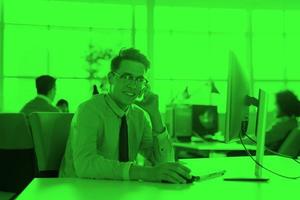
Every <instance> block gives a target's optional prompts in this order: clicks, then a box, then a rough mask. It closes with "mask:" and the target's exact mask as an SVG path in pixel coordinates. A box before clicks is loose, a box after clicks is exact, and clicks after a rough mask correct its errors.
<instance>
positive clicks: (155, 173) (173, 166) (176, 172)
mask: <svg viewBox="0 0 300 200" xmlns="http://www.w3.org/2000/svg"><path fill="white" fill-rule="evenodd" d="M190 172H191V170H190V169H189V168H187V167H185V166H183V165H181V164H179V163H163V164H159V165H157V166H155V167H138V166H132V167H131V168H130V174H131V175H130V177H131V179H141V180H144V181H151V182H162V181H167V182H170V183H175V184H183V183H186V180H185V179H190V178H191V175H190Z"/></svg>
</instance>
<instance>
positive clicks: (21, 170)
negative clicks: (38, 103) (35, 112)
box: [0, 113, 35, 193]
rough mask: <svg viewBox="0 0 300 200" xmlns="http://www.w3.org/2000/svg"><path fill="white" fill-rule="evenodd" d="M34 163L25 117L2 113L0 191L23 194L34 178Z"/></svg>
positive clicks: (20, 114)
mask: <svg viewBox="0 0 300 200" xmlns="http://www.w3.org/2000/svg"><path fill="white" fill-rule="evenodd" d="M34 161H35V158H34V150H33V144H32V136H31V133H30V129H29V126H28V123H27V121H26V118H25V115H24V114H22V113H0V162H1V164H0V190H1V191H5V192H13V193H19V192H21V191H22V190H23V189H24V188H25V187H26V186H27V185H28V184H29V183H30V181H31V180H32V179H33V177H34V170H35V162H34Z"/></svg>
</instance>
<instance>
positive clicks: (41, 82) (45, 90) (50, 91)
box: [20, 75, 59, 116]
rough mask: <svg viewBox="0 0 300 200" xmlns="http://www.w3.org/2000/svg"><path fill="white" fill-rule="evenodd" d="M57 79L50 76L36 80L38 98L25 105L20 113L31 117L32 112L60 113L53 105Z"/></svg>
mask: <svg viewBox="0 0 300 200" xmlns="http://www.w3.org/2000/svg"><path fill="white" fill-rule="evenodd" d="M55 81H56V79H55V78H53V77H52V76H49V75H43V76H39V77H38V78H36V79H35V86H36V90H37V96H36V97H35V98H34V99H32V100H30V101H29V102H28V103H26V104H25V105H24V107H23V108H22V109H21V111H20V112H22V113H25V115H27V116H28V115H30V114H31V113H32V112H59V110H58V109H57V108H56V107H55V106H53V105H52V101H53V100H54V98H55V94H56V86H55Z"/></svg>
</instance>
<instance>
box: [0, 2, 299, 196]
mask: <svg viewBox="0 0 300 200" xmlns="http://www.w3.org/2000/svg"><path fill="white" fill-rule="evenodd" d="M299 21H300V2H298V1H297V0H276V1H275V0H262V1H256V0H244V1H238V0H201V1H199V0H173V1H167V0H136V1H135V0H27V1H20V0H2V1H1V15H0V27H1V28H0V53H1V54H0V66H1V67H0V112H1V113H2V114H5V113H6V114H7V113H19V112H20V110H21V108H22V107H23V106H24V104H25V103H26V102H28V101H29V100H31V99H32V98H34V97H35V96H36V89H35V79H36V78H37V77H38V76H40V75H45V74H48V75H51V76H53V77H55V78H56V79H57V80H56V96H55V99H54V101H53V104H55V103H56V102H57V101H58V100H59V99H66V100H67V101H68V103H69V112H70V113H71V114H73V113H76V110H77V108H78V106H79V105H80V104H81V103H83V102H84V101H86V100H88V99H90V98H91V97H92V96H93V90H95V87H96V88H97V90H98V91H99V93H107V92H108V91H109V83H108V80H107V74H108V72H109V71H110V61H111V59H112V58H113V57H114V56H116V55H118V53H119V51H120V50H121V49H123V48H130V47H134V48H136V49H139V50H140V51H141V52H142V53H144V54H145V55H146V56H147V57H148V58H149V60H150V61H151V67H150V70H149V72H148V73H147V79H148V80H149V83H150V85H151V90H152V91H153V92H154V93H156V94H158V95H159V110H160V112H161V114H162V116H163V120H164V123H165V124H166V126H167V129H168V131H169V134H170V136H171V137H172V139H173V142H174V149H175V150H176V151H175V153H176V155H175V156H176V158H177V159H179V160H182V162H184V160H185V159H187V160H191V159H192V160H193V161H192V162H193V164H191V165H192V166H197V167H198V168H199V167H200V166H198V165H196V164H195V163H194V162H196V161H197V160H198V159H226V158H241V157H244V158H246V157H249V155H248V154H247V152H246V151H245V149H244V148H246V147H247V148H248V150H249V151H250V154H252V155H253V156H255V150H256V144H253V143H252V144H248V143H247V144H246V146H243V145H241V144H240V143H239V144H238V145H239V147H237V146H236V145H237V143H236V142H235V144H234V145H233V146H230V145H232V143H231V144H226V143H224V142H222V141H221V140H222V137H223V138H224V133H225V131H226V130H225V129H226V127H225V126H226V112H227V110H226V108H227V106H228V77H229V75H230V74H228V73H230V69H229V68H230V56H229V53H230V52H234V54H235V56H236V58H237V60H238V62H239V66H243V67H244V68H245V69H247V71H248V74H249V77H250V82H249V83H250V85H249V95H250V96H251V97H254V98H259V90H260V89H262V90H264V91H266V92H267V93H268V100H267V102H265V103H266V104H267V107H268V108H267V112H266V113H265V114H266V120H265V129H266V130H267V129H268V128H271V127H272V125H273V124H274V123H275V122H276V120H277V118H276V94H277V93H278V92H281V91H285V90H289V91H292V92H293V93H294V94H295V95H297V96H298V97H299V95H300V87H299V86H300V78H299V77H300V76H299V72H300V67H299V66H300V56H299V51H300V48H299V46H300V28H299ZM97 56H98V57H97ZM195 105H198V106H200V107H201V106H202V107H206V108H207V107H208V108H213V109H217V111H216V113H215V114H216V115H215V116H214V117H215V118H216V119H215V120H216V121H214V124H213V126H214V127H213V128H212V129H213V131H212V132H205V133H204V134H205V135H209V137H206V138H204V139H203V138H202V135H201V133H199V134H198V133H197V131H196V132H195V130H193V127H194V126H193V125H192V123H193V122H192V121H193V118H192V112H193V106H195ZM198 108H199V107H198ZM199 109H201V108H199ZM175 111H176V112H175ZM257 112H258V110H257V108H255V106H251V107H250V108H249V124H248V133H249V132H250V133H249V134H250V135H253V136H255V131H256V129H257V123H258V122H257ZM1 113H0V114H1ZM68 120H69V119H68ZM70 120H71V119H70ZM70 120H69V121H68V123H70ZM1 123H4V121H2V122H1ZM202 128H203V127H202ZM297 128H298V127H297ZM196 129H197V127H196ZM198 129H199V127H198ZM204 129H205V128H204ZM201 130H202V129H201ZM201 130H198V131H200V132H201ZM202 131H203V130H202ZM204 131H207V130H204ZM0 132H1V130H0ZM0 135H1V134H0ZM213 135H217V136H216V137H217V139H215V138H214V137H213ZM15 137H16V138H15V140H18V138H17V137H18V136H17V135H16V136H15ZM220 138H221V139H220ZM0 139H1V138H0ZM237 139H238V138H237ZM217 142H219V143H221V144H220V147H219V148H220V149H218V148H217V147H215V146H214V147H212V145H211V144H210V143H213V144H214V145H215V143H217ZM16 143H17V142H16ZM226 145H227V146H226ZM4 146H5V145H4ZM215 148H217V149H215ZM4 149H5V147H4ZM270 154H272V153H267V152H265V155H270ZM272 155H273V156H274V154H272ZM276 156H278V157H280V155H276ZM299 156H300V150H299V154H298V155H297V156H294V157H293V158H292V157H291V158H287V157H286V156H283V157H285V159H287V160H288V161H287V162H289V163H288V164H290V165H289V166H295V167H292V168H293V170H295V171H293V172H291V171H292V170H289V169H285V170H282V169H281V170H279V171H280V174H289V175H290V176H296V175H297V172H298V175H300V166H299V165H297V163H298V161H297V157H299ZM139 159H141V160H143V158H142V157H139ZM290 160H292V161H293V160H295V161H296V162H294V164H295V165H292V164H291V163H290ZM224 162H227V161H225V160H224ZM231 162H232V161H228V163H231ZM249 162H250V163H251V165H250V164H249V165H250V166H249V168H248V169H249V171H251V172H252V171H254V165H255V163H254V162H253V161H251V160H250V159H249ZM282 162H284V161H282ZM216 163H217V162H216ZM298 164H299V163H298ZM252 165H253V166H252ZM278 165H279V164H278ZM207 166H210V167H212V166H211V165H207ZM284 166H285V165H284ZM201 167H203V168H205V165H204V166H201ZM268 167H269V168H271V169H272V168H274V170H275V171H276V167H277V166H276V165H275V166H274V165H270V166H268ZM212 168H214V167H212ZM241 171H243V169H241ZM265 171H267V170H265ZM205 172H206V171H205V170H203V173H205ZM263 172H264V170H263ZM253 173H254V172H253ZM267 173H269V172H267ZM270 176H271V175H270ZM273 176H274V177H276V175H272V176H271V177H270V180H269V182H270V181H272V177H273ZM287 176H288V175H287ZM52 178H53V177H52ZM280 178H282V177H280ZM56 179H59V178H56ZM275 179H276V178H275ZM276 180H277V179H276ZM280 180H281V179H280ZM210 181H214V180H210ZM282 181H285V179H284V178H282ZM288 181H294V182H293V183H288V184H291V186H293V184H295V185H297V184H298V185H299V182H296V180H288ZM203 183H204V182H203ZM203 183H202V182H199V183H198V182H197V183H193V184H198V185H197V187H198V188H201V186H203V185H201V184H203ZM68 184H69V183H68ZM93 184H94V183H93ZM95 184H96V183H95ZM103 184H104V183H103ZM107 184H109V183H107ZM218 184H219V182H218ZM255 184H258V183H257V182H256V183H255ZM26 186H29V184H28V185H26ZM219 186H220V185H219ZM91 187H94V186H91ZM137 187H139V186H137ZM143 187H144V186H143ZM145 187H147V186H145ZM157 187H158V188H159V187H160V186H157ZM176 187H177V188H178V186H176ZM192 187H193V186H192ZM203 187H204V188H206V189H207V190H208V191H214V189H213V187H212V188H209V186H207V185H205V186H203ZM226 187H227V186H226ZM270 187H271V186H270ZM275 187H279V186H278V185H275ZM25 188H26V189H27V187H25ZM25 188H23V189H22V191H21V192H20V191H18V192H14V191H3V192H2V193H3V199H5V198H6V199H14V198H17V196H18V195H19V193H21V194H22V192H25V195H24V196H23V198H22V195H21V196H19V197H21V198H20V199H26V197H28V199H34V196H33V195H32V196H30V195H28V194H29V193H30V192H33V191H35V189H36V191H35V192H37V191H38V190H37V188H38V187H37V186H36V185H35V187H34V188H33V189H32V188H31V189H32V190H28V191H26V189H25ZM246 188H247V187H246V186H245V188H243V189H245V190H246ZM249 188H251V189H253V188H252V185H249ZM291 188H292V187H291ZM165 189H166V188H165V186H162V187H161V188H160V190H162V191H163V190H165ZM243 189H242V190H243ZM141 190H142V189H141ZM172 190H173V189H172ZM174 190H175V189H174ZM0 191H1V188H0ZM57 191H59V190H56V192H57ZM86 191H88V190H85V192H86ZM124 191H125V189H124ZM178 191H180V189H178V190H176V192H178ZM188 191H191V192H192V193H191V194H196V193H194V192H195V191H194V190H192V189H187V191H186V192H187V193H186V194H188ZM266 191H267V189H266ZM26 192H27V193H26ZM182 192H184V189H182ZM260 192H261V191H256V190H255V191H254V192H253V195H254V194H260ZM286 192H294V190H292V189H290V190H286ZM0 193H1V192H0ZM11 193H12V195H11ZM16 193H17V195H16ZM199 193H200V192H199ZM47 194H51V191H50V192H49V193H47ZM5 195H6V196H5ZM26 195H27V196H26ZM53 195H54V192H53ZM55 195H56V197H58V195H59V194H55ZM55 195H54V196H55ZM164 195H166V194H165V193H164ZM172 195H174V194H172ZM172 195H171V196H172ZM188 195H189V194H188ZM290 195H296V194H290ZM297 195H299V192H298V194H297ZM4 196H5V197H4ZM54 196H53V197H54ZM263 196H264V195H263ZM271 196H272V195H271ZM29 197H31V198H29ZM73 197H75V196H73ZM165 197H168V196H165ZM264 197H265V196H264ZM49 198H50V197H49ZM122 198H123V199H126V197H124V196H122ZM122 198H121V196H120V197H116V199H122ZM127 198H128V197H127ZM249 198H250V197H249ZM251 198H252V197H251ZM50 199H51V198H50ZM252 199H259V197H255V195H254V196H253V198H252ZM266 199H267V198H266Z"/></svg>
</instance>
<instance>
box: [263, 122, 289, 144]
mask: <svg viewBox="0 0 300 200" xmlns="http://www.w3.org/2000/svg"><path fill="white" fill-rule="evenodd" d="M293 128H294V124H293V123H292V122H291V121H289V120H285V121H278V122H277V123H275V124H274V125H273V126H272V127H271V129H270V130H268V131H267V132H266V141H265V143H266V145H268V146H269V145H272V144H275V143H277V142H280V141H282V140H283V139H285V138H286V136H287V134H288V133H289V132H290V131H291V130H292V129H293Z"/></svg>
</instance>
